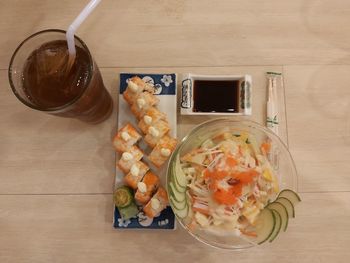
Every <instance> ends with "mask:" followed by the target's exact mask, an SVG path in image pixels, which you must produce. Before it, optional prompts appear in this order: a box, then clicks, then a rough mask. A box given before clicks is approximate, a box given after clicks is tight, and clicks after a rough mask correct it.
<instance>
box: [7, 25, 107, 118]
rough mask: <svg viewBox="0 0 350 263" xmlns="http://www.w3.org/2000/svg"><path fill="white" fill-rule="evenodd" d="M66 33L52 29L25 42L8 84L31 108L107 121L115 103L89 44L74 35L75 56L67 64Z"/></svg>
mask: <svg viewBox="0 0 350 263" xmlns="http://www.w3.org/2000/svg"><path fill="white" fill-rule="evenodd" d="M65 33H66V32H65V31H64V30H59V29H49V30H44V31H40V32H38V33H35V34H33V35H31V36H30V37H28V38H27V39H25V40H24V41H23V42H22V43H21V44H20V45H19V46H18V47H17V49H16V51H15V52H14V54H13V55H12V58H11V61H10V65H9V72H8V74H9V81H10V85H11V88H12V90H13V92H14V94H15V95H16V96H17V98H18V99H19V100H20V101H21V102H22V103H24V104H25V105H27V106H29V107H30V108H33V109H36V110H39V111H43V112H47V113H49V114H53V115H57V116H62V117H70V118H77V119H79V120H81V121H84V122H88V123H93V124H95V123H99V122H102V121H104V120H105V119H107V118H108V117H109V116H110V114H111V112H112V109H113V101H112V98H111V96H110V94H109V93H108V91H107V90H106V88H105V86H104V84H103V80H102V77H101V73H100V70H99V68H98V67H97V65H96V63H95V61H94V60H93V58H92V56H91V54H90V51H89V49H88V48H87V46H86V44H85V43H84V42H83V41H82V40H81V39H80V38H79V37H77V36H75V47H76V57H75V60H74V63H73V64H70V65H69V63H68V58H69V54H68V47H67V41H66V36H65Z"/></svg>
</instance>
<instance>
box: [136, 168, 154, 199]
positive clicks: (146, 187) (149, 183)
mask: <svg viewBox="0 0 350 263" xmlns="http://www.w3.org/2000/svg"><path fill="white" fill-rule="evenodd" d="M158 186H159V177H158V176H157V175H155V174H154V173H152V172H147V173H146V174H145V176H144V177H143V179H142V181H141V182H139V183H138V184H137V191H136V193H135V200H136V201H137V202H138V203H139V204H143V205H144V204H147V203H148V201H149V200H150V199H151V197H152V195H153V193H154V192H155V191H156V190H157V188H158Z"/></svg>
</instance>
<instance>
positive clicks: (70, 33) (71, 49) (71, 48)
mask: <svg viewBox="0 0 350 263" xmlns="http://www.w3.org/2000/svg"><path fill="white" fill-rule="evenodd" d="M100 2H101V0H91V1H90V2H89V3H88V4H87V5H86V6H85V8H84V9H83V10H82V11H81V12H80V14H79V15H78V16H77V17H76V18H75V19H74V21H73V23H72V24H71V25H70V26H69V28H68V30H67V33H66V38H67V44H68V53H69V60H70V61H74V59H75V54H76V50H75V43H74V35H75V32H76V31H77V29H78V27H79V26H80V25H81V24H82V23H83V22H84V21H85V19H86V18H87V17H88V16H89V15H90V14H91V12H92V11H93V10H94V9H95V7H96V6H97V5H98V4H99V3H100Z"/></svg>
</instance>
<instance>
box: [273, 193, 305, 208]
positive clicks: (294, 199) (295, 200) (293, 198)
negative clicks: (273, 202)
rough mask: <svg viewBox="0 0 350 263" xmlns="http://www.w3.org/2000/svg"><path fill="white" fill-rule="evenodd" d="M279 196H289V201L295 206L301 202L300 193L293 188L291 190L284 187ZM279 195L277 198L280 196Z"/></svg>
mask: <svg viewBox="0 0 350 263" xmlns="http://www.w3.org/2000/svg"><path fill="white" fill-rule="evenodd" d="M278 197H284V198H287V199H288V200H289V201H291V202H292V204H293V205H294V206H295V205H296V204H297V203H299V202H300V201H301V199H300V197H299V195H298V194H297V193H296V192H294V191H292V190H289V189H284V190H282V191H281V192H280V193H279V195H278ZM278 197H277V198H278Z"/></svg>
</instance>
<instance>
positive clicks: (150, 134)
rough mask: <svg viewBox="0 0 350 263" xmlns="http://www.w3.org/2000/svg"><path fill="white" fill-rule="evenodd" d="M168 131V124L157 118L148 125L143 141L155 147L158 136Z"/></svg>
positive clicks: (160, 136)
mask: <svg viewBox="0 0 350 263" xmlns="http://www.w3.org/2000/svg"><path fill="white" fill-rule="evenodd" d="M169 131H170V125H169V123H168V122H167V121H165V120H159V121H157V122H156V123H154V124H152V125H151V126H150V127H148V131H147V134H146V136H145V138H144V139H145V142H146V143H147V144H148V145H149V146H150V147H152V148H153V147H155V146H156V144H157V143H158V141H159V140H160V138H162V137H163V136H164V135H165V134H167V133H168V132H169Z"/></svg>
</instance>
